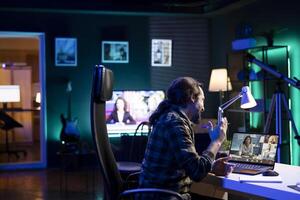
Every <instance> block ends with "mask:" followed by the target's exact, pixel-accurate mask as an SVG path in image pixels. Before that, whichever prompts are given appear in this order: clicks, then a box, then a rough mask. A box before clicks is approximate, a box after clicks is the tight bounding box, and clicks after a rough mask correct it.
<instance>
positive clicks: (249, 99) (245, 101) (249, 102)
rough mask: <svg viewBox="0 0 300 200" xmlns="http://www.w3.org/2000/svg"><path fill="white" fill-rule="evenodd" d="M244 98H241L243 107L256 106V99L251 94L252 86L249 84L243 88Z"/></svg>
mask: <svg viewBox="0 0 300 200" xmlns="http://www.w3.org/2000/svg"><path fill="white" fill-rule="evenodd" d="M241 95H242V99H241V108H243V109H248V108H253V107H255V106H256V104H257V103H256V101H255V99H254V97H253V96H252V94H251V91H250V88H249V87H248V86H244V87H243V88H242V92H241Z"/></svg>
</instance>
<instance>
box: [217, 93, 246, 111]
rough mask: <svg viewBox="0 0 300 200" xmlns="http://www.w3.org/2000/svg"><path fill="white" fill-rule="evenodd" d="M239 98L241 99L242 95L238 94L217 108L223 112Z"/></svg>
mask: <svg viewBox="0 0 300 200" xmlns="http://www.w3.org/2000/svg"><path fill="white" fill-rule="evenodd" d="M241 97H242V94H241V93H239V94H238V95H237V96H235V97H233V98H232V99H230V100H229V101H227V102H225V103H223V104H222V105H220V106H219V108H221V109H222V110H225V109H226V108H228V107H229V106H230V105H231V104H233V103H234V102H235V101H237V100H238V99H239V98H241Z"/></svg>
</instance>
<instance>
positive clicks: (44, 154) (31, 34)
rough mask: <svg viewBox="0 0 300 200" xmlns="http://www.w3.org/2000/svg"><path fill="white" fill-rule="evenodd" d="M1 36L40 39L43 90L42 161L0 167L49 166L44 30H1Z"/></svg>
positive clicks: (27, 167)
mask: <svg viewBox="0 0 300 200" xmlns="http://www.w3.org/2000/svg"><path fill="white" fill-rule="evenodd" d="M0 37H5V38H7V37H12V38H20V37H22V38H24V37H25V38H26V37H28V38H37V39H39V78H40V91H41V99H42V101H41V104H40V106H41V109H40V154H41V159H40V161H34V162H30V163H4V164H0V169H32V168H45V167H46V166H47V151H46V149H47V143H46V138H47V137H46V136H47V135H46V133H47V126H46V122H47V115H46V114H47V111H46V108H47V106H46V105H47V102H46V54H45V48H46V45H45V33H42V32H16V31H0Z"/></svg>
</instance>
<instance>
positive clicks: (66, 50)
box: [55, 38, 77, 66]
mask: <svg viewBox="0 0 300 200" xmlns="http://www.w3.org/2000/svg"><path fill="white" fill-rule="evenodd" d="M55 65H56V66H77V39H76V38H55Z"/></svg>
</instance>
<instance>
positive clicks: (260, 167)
mask: <svg viewBox="0 0 300 200" xmlns="http://www.w3.org/2000/svg"><path fill="white" fill-rule="evenodd" d="M269 168H270V167H266V166H264V165H251V164H246V163H236V165H235V167H234V169H235V170H238V169H250V170H267V169H269Z"/></svg>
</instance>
